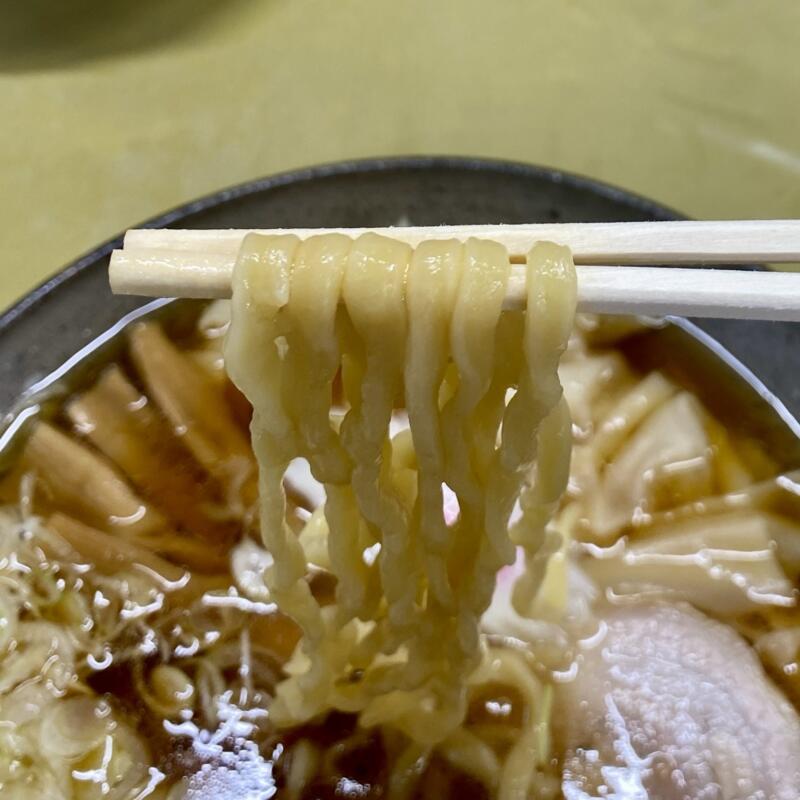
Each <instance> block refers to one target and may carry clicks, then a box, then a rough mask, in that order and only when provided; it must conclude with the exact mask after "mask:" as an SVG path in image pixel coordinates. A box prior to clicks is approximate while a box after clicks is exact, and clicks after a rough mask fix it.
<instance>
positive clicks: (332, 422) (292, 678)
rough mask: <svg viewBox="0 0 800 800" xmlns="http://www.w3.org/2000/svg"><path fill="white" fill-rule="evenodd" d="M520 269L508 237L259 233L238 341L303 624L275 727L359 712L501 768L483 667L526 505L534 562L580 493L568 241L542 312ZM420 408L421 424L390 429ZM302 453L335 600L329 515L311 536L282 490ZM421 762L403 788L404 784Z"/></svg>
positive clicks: (271, 509)
mask: <svg viewBox="0 0 800 800" xmlns="http://www.w3.org/2000/svg"><path fill="white" fill-rule="evenodd" d="M510 275H511V264H510V261H509V257H508V253H507V252H506V250H505V248H503V247H502V246H501V245H499V244H497V243H494V242H490V241H484V240H477V239H470V240H468V241H467V242H465V243H460V242H457V241H437V242H423V243H422V244H421V245H419V246H418V247H417V248H416V249H412V248H410V247H409V246H407V245H405V244H402V243H400V242H396V241H394V240H391V239H387V238H385V237H381V236H377V235H375V234H365V235H362V236H360V237H359V238H358V239H356V240H355V241H353V240H350V239H347V238H345V237H343V236H340V235H334V234H331V235H324V236H317V237H312V238H310V239H308V240H306V241H304V242H302V243H301V242H299V241H298V240H297V239H296V238H295V237H291V236H279V237H272V236H263V235H254V234H251V235H249V236H248V237H247V238H246V240H245V243H244V245H243V247H242V251H241V253H240V255H239V258H238V261H237V265H236V269H235V274H234V291H233V315H232V324H231V327H230V330H229V333H228V339H227V342H226V353H225V355H226V363H227V365H228V369H229V373H230V375H231V377H232V379H233V380H234V382H235V383H237V385H238V386H239V388H240V389H241V390H242V391H243V392H244V394H245V395H246V396H247V397H248V399H249V400H250V402H251V403H252V405H253V410H254V413H253V423H252V432H253V442H254V449H255V451H256V455H257V457H258V461H259V467H260V485H261V514H262V519H261V525H262V536H263V540H264V545H265V547H266V548H267V549H268V550H269V551H270V552H271V554H272V556H273V559H274V564H273V566H272V567H271V568H270V569H269V570H268V571H267V574H266V576H265V577H266V582H267V586H268V589H269V591H270V593H271V597H272V599H273V600H274V601H275V602H276V603H277V604H278V606H279V607H280V608H281V610H282V611H284V612H285V613H287V614H288V615H290V616H292V617H293V618H294V619H295V620H296V621H297V622H298V624H299V625H300V626H301V628H302V630H303V638H302V639H301V642H300V644H299V645H298V648H297V649H296V651H295V655H294V656H293V658H292V659H291V660H290V662H289V663H288V664H287V666H286V668H285V672H286V675H287V677H286V678H285V679H284V681H283V682H282V683H281V684H280V685H279V686H278V689H277V693H276V699H275V700H274V701H273V703H272V706H271V708H270V715H271V719H272V720H273V721H274V722H275V723H276V724H277V725H279V726H291V725H296V724H299V723H302V722H305V721H308V720H310V719H311V718H313V717H315V716H317V715H320V714H323V713H325V712H327V711H330V710H332V709H339V710H344V711H350V712H358V713H359V714H360V720H361V724H362V725H363V726H365V727H369V726H378V725H380V726H384V727H389V728H395V729H397V730H400V731H402V732H403V733H404V734H405V735H406V736H407V737H409V739H410V740H411V743H410V744H409V748H408V750H407V755H408V759H411V757H412V754H414V753H422V754H424V753H426V752H430V748H431V747H434V746H436V745H437V744H441V743H442V742H445V741H450V740H451V737H453V736H456V739H455V740H453V741H458V742H459V743H460V744H459V748H460V749H459V752H460V753H461V754H462V756H463V754H465V753H469V752H473V753H475V754H480V753H483V755H481V756H480V758H479V759H478V762H476V763H480V764H482V765H483V772H484V774H483V777H482V779H486V777H487V775H488V773H490V772H494V773H496V781H495V783H498V785H499V782H500V780H501V774H502V768H501V767H500V766H499V762H497V763H495V762H496V758H495V760H494V761H493V760H492V757H491V756H490V754H489V751H488V750H487V749H486V745H485V744H483V743H481V742H479V741H476V740H474V737H473V738H470V736H469V735H468V734H467V733H466V732H465V731H463V730H460V727H459V726H460V724H461V722H462V721H463V719H464V716H465V713H466V708H467V701H468V692H469V683H468V678H469V676H470V674H472V673H474V672H475V670H476V669H478V668H479V665H480V663H481V644H480V638H479V624H480V617H481V614H482V613H483V611H484V610H485V609H486V607H487V606H488V604H489V601H490V599H491V595H492V591H493V587H494V583H495V574H496V572H497V570H498V569H499V568H500V567H501V566H503V565H504V564H508V563H510V562H511V561H512V560H513V559H514V544H513V543H512V540H511V538H510V536H509V530H508V527H509V517H510V515H511V513H512V509H513V507H514V504H515V502H516V501H517V500H518V499H519V500H520V504H521V510H522V516H521V519H520V520H519V521H518V522H517V524H516V527H515V542H516V543H518V544H519V545H521V546H522V547H523V548H524V549H525V551H526V558H527V559H528V560H529V562H530V563H534V562H535V560H536V558H537V552H538V551H539V550H540V548H541V547H542V545H543V543H544V535H543V530H544V523H545V522H546V519H547V518H548V516H549V514H550V513H551V512H552V510H553V508H554V504H555V503H556V502H557V499H558V497H559V496H560V493H561V491H562V490H563V488H564V485H565V483H566V475H567V470H568V463H569V452H568V450H565V442H568V438H569V430H570V428H569V414H568V410H567V408H566V403H565V402H564V401H563V400H562V399H561V391H560V384H559V383H558V376H557V372H556V368H557V364H558V357H559V355H560V352H561V350H562V349H563V347H564V346H565V343H566V339H567V336H568V332H569V330H570V328H571V324H572V315H573V310H574V303H575V278H574V270H573V268H572V264H571V259H570V258H569V254H568V251H566V250H565V249H564V248H556V247H555V246H554V245H540V246H537V248H536V249H535V250H534V251H533V252H532V254H531V257H530V258H529V260H528V266H527V278H528V303H529V311H528V312H520V311H504V310H503V300H504V296H505V292H506V287H507V284H508V281H509V278H510ZM337 375H340V376H341V391H342V397H341V398H335V397H334V383H335V381H336V379H337ZM339 402H341V409H340V408H339V407H338V405H337V404H338V403H339ZM401 407H404V408H405V409H406V410H407V412H408V420H409V431H401V432H400V433H398V434H396V435H395V436H394V438H392V437H391V435H390V423H391V421H392V417H393V413H394V412H395V410H396V409H398V408H401ZM342 412H343V413H342ZM565 432H566V437H567V438H566V439H565V438H564V435H565ZM537 453H538V458H539V460H540V461H539V464H540V466H539V467H538V468H537V466H536V464H537ZM295 458H304V459H306V460H307V461H308V463H309V465H310V467H311V471H312V474H313V475H314V477H315V478H316V479H317V480H318V481H319V482H320V483H321V484H322V485H323V487H324V489H325V494H326V502H325V506H324V512H323V514H324V519H321V518H320V515H319V510H318V511H317V512H315V514H314V515H312V518H311V520H310V521H309V522H308V523H307V525H308V526H312V525H313V530H314V536H315V537H317V538H318V536H319V535H320V532H322V533H323V535H325V536H326V538H327V559H326V563H327V565H328V566H329V568H330V571H331V572H332V573H333V575H334V576H335V577H336V579H337V583H336V591H335V602H334V604H333V605H332V606H324V607H323V606H321V605H320V603H319V602H318V601H317V600H315V598H314V595H313V593H312V591H311V589H310V586H309V583H308V580H307V571H308V565H307V564H306V555H305V551H304V550H303V544H302V542H303V541H310V540H311V535H310V527H309V536H305V535H304V534H301V535H300V536H299V537H298V536H297V535H296V534H295V533H293V532H292V531H291V529H290V528H289V527H288V525H287V523H286V520H285V498H284V494H283V488H282V483H281V482H282V478H283V473H284V472H285V471H286V468H287V467H288V465H289V463H290V462H291V461H292V460H293V459H295ZM564 462H566V466H565V464H564ZM445 493H448V494H449V495H452V496H453V497H454V498H455V503H456V504H457V515H456V516H455V518H452V515H451V517H450V518H448V517H446V515H445V510H444V506H445V502H444V499H445ZM521 494H522V496H520V495H521ZM315 541H316V539H315ZM540 560H541V561H542V562H543V563H544V562H545V561H546V559H544V558H541V557H540ZM530 591H532V592H534V593H535V586H534V587H532V588H531V589H530ZM509 679H510V680H514V681H515V682H519V676H517V677H514V676H513V675H512V676H511V677H510V678H509ZM531 680H535V679H533V678H531ZM523 689H524V687H523ZM525 691H528V690H525ZM521 694H523V695H524V691H521ZM528 694H530V691H528ZM535 701H536V702H538V700H537V698H532V699H531V700H530V702H531V703H534V702H535ZM530 714H533V711H530ZM458 731H460V732H458ZM457 732H458V733H457ZM526 736H527V734H526ZM529 738H530V737H528V739H529ZM528 739H525V741H528ZM451 749H452V748H451ZM453 752H455V750H453ZM454 758H457V756H454ZM476 758H477V756H476ZM408 759H406V760H408ZM466 760H467V761H469V760H470V759H469V758H466ZM400 762H402V763H405V762H404V761H403V758H401V759H400ZM410 763H412V762H411V761H409V764H410ZM531 769H533V767H532V768H531ZM403 774H404V773H403V772H402V769H401V770H400V772H396V773H395V775H394V777H393V779H392V782H393V785H396V786H405V785H407V780H406V779H405V778H403V777H402V775H403ZM532 774H533V773H532V772H531V775H532ZM398 792H400V789H398ZM509 796H512V795H509Z"/></svg>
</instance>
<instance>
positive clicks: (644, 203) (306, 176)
mask: <svg viewBox="0 0 800 800" xmlns="http://www.w3.org/2000/svg"><path fill="white" fill-rule="evenodd" d="M431 168H451V169H452V168H458V169H462V170H472V171H475V172H481V171H491V172H504V173H506V174H509V175H522V176H529V177H534V178H541V179H544V180H547V181H549V182H553V183H566V184H569V185H570V186H573V187H574V188H576V189H584V190H588V191H590V192H592V193H594V194H596V195H600V196H602V197H606V198H608V199H609V200H614V201H620V202H625V203H628V204H633V205H635V206H637V207H638V208H639V209H641V210H642V211H644V212H646V213H647V214H649V215H650V216H652V217H653V218H654V219H658V220H670V219H685V217H684V215H682V214H680V213H678V212H677V211H674V210H673V209H671V208H669V207H667V206H665V205H662V204H660V203H657V202H655V201H653V200H650V199H648V198H646V197H644V196H642V195H640V194H637V193H635V192H631V191H629V190H627V189H623V188H621V187H617V186H614V185H611V184H608V183H605V182H603V181H599V180H595V179H594V178H588V177H586V176H584V175H580V174H577V173H572V172H566V171H564V170H560V169H555V168H553V167H542V166H538V165H535V164H526V163H524V162H521V161H513V160H506V159H499V158H498V159H495V158H483V157H480V156H442V155H439V156H389V157H375V158H364V159H352V160H347V161H336V162H330V163H326V164H320V165H317V166H312V167H305V168H302V169H295V170H288V171H285V172H279V173H276V174H274V175H268V176H264V177H261V178H256V179H255V180H251V181H245V182H244V183H238V184H234V185H233V186H230V187H228V188H226V189H220V190H218V191H215V192H211V193H210V194H207V195H204V196H203V197H200V198H198V199H197V200H192V201H191V202H189V203H184V204H183V205H179V206H176V207H175V208H173V209H171V210H169V211H166V212H164V213H162V214H159V215H157V216H155V217H151V218H150V219H148V220H146V221H144V222H142V223H140V224H138V225H136V226H133V227H137V228H164V227H167V226H169V225H172V224H173V223H175V222H177V221H179V220H181V219H183V218H184V217H186V216H188V215H189V214H193V213H196V212H198V211H204V210H206V209H208V208H212V207H214V206H216V205H219V204H220V203H224V202H227V201H229V200H234V199H237V198H240V197H245V196H247V195H249V194H255V193H257V192H261V191H264V190H266V189H274V188H276V187H279V186H284V185H287V184H298V183H303V182H306V181H313V180H317V179H319V178H326V177H331V176H337V175H343V174H358V173H364V172H388V171H390V170H397V169H407V170H427V169H431ZM123 236H124V232H122V233H119V234H117V235H116V236H113V237H112V238H110V239H107V240H106V241H105V242H103V243H102V244H100V245H98V246H97V247H95V248H93V249H92V250H90V251H89V252H87V253H85V254H84V255H82V256H80V257H78V258H77V259H75V260H74V261H71V262H68V263H67V264H66V266H64V267H62V268H61V269H60V270H58V271H57V272H55V273H54V274H53V275H51V276H50V277H48V278H45V279H44V280H43V281H42V282H41V283H40V284H39V285H38V286H36V287H35V288H33V289H31V290H30V291H29V292H28V293H27V294H25V295H23V296H22V297H21V298H20V299H19V300H17V301H15V302H13V303H12V305H11V306H9V307H8V308H7V309H6V310H5V311H3V312H2V313H0V336H2V335H3V333H4V332H5V331H6V330H7V329H8V328H9V327H11V326H12V325H13V324H14V321H15V320H16V319H17V318H18V317H20V316H21V315H22V314H24V313H27V312H29V311H30V310H31V309H33V308H34V307H35V306H37V305H38V304H39V303H40V302H41V301H42V300H43V299H44V298H45V297H47V296H48V295H49V294H51V293H52V292H54V291H56V290H57V289H58V288H59V287H61V286H62V285H64V284H67V283H69V282H70V281H71V280H72V279H74V278H75V277H76V276H77V275H79V274H80V273H81V272H83V271H84V270H85V269H88V268H89V267H90V265H91V264H93V263H94V262H96V261H97V260H98V259H100V258H103V257H104V256H107V255H109V254H110V253H111V251H112V250H115V249H118V248H119V247H121V246H122V239H123Z"/></svg>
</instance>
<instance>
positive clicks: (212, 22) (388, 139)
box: [0, 0, 800, 308]
mask: <svg viewBox="0 0 800 800" xmlns="http://www.w3.org/2000/svg"><path fill="white" fill-rule="evenodd" d="M2 16H3V21H2V23H0V114H1V115H2V116H1V120H2V122H0V225H1V226H2V228H1V230H2V236H0V308H2V307H4V306H5V305H7V304H8V303H10V302H12V301H13V300H14V299H15V298H17V297H18V296H19V295H20V294H22V293H23V292H25V291H26V290H28V289H29V288H31V287H32V286H33V285H34V284H35V283H38V282H39V281H40V280H42V279H43V278H44V277H46V276H47V275H49V274H50V273H52V272H54V271H55V270H57V269H58V268H59V267H60V266H62V265H63V264H64V263H65V262H67V261H69V260H70V259H72V258H74V257H75V256H77V255H79V254H81V253H82V252H84V251H86V250H87V249H89V248H90V247H92V246H93V245H94V244H96V243H97V242H99V241H100V240H102V239H104V238H107V237H109V236H110V235H112V234H114V233H116V232H118V231H119V230H121V229H123V228H125V227H127V226H129V225H133V224H135V223H136V222H138V221H141V220H143V219H145V218H147V217H150V216H152V215H154V214H157V213H158V212H161V211H164V210H166V209H168V208H170V207H172V206H175V205H177V204H180V203H183V202H185V201H187V200H190V199H192V198H194V197H196V196H198V195H202V194H205V193H208V192H211V191H213V190H215V189H218V188H221V187H224V186H228V185H230V184H233V183H237V182H239V181H244V180H247V179H250V178H254V177H257V176H261V175H265V174H268V173H271V172H276V171H280V170H285V169H290V168H293V167H299V166H304V165H309V164H314V163H319V162H325V161H332V160H337V159H342V158H354V157H361V156H374V155H392V154H411V153H448V154H468V155H486V156H494V157H502V158H511V159H520V160H524V161H531V162H537V163H540V164H545V165H549V166H554V167H561V168H564V169H567V170H572V171H575V172H580V173H584V174H587V175H591V176H593V177H596V178H601V179H603V180H607V181H610V182H612V183H615V184H618V185H620V186H624V187H626V188H630V189H633V190H635V191H637V192H640V193H643V194H647V195H650V196H651V197H653V198H655V199H657V200H660V201H662V202H664V203H666V204H668V205H671V206H673V207H675V208H678V209H680V210H681V211H684V212H686V213H688V214H691V215H693V216H698V217H706V218H722V217H775V216H800V93H799V92H798V85H800V58H798V56H797V41H798V34H799V33H800V3H798V2H797V0H759V2H755V0H751V1H748V0H670V2H666V3H665V2H662V1H660V0H138V1H137V2H133V0H129V1H127V0H126V1H123V0H120V1H119V2H113V0H103V2H100V1H99V0H71V1H70V2H61V0H25V2H20V3H15V4H11V6H10V7H8V6H6V7H5V8H4V9H3V12H2Z"/></svg>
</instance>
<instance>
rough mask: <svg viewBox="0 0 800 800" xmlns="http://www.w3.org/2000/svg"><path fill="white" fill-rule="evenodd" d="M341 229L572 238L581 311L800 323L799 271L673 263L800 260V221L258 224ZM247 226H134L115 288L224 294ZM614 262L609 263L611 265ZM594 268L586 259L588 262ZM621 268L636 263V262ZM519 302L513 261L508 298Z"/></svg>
mask: <svg viewBox="0 0 800 800" xmlns="http://www.w3.org/2000/svg"><path fill="white" fill-rule="evenodd" d="M334 230H335V231H336V232H339V233H345V234H347V235H350V236H352V237H356V236H358V235H359V234H361V233H364V232H366V231H367V230H372V231H374V232H377V233H381V234H384V235H386V236H391V237H393V238H395V239H400V240H402V241H405V242H408V243H409V244H411V245H416V244H418V243H419V242H421V241H423V240H425V239H451V238H455V239H460V240H464V239H467V238H469V237H471V236H476V237H478V238H486V239H493V240H495V241H498V242H501V243H502V244H504V245H505V246H506V248H507V249H508V251H509V253H510V255H511V259H512V261H513V262H515V263H519V262H522V261H524V259H525V256H526V254H527V252H528V251H529V250H530V248H531V247H532V246H533V244H534V243H535V242H536V241H542V240H547V241H554V242H558V243H560V244H566V245H568V246H569V247H570V248H571V250H572V252H573V256H574V258H575V263H576V264H578V265H580V266H578V307H579V309H580V310H582V311H594V312H601V313H602V312H606V313H620V314H622V313H629V314H640V315H652V316H662V315H667V314H674V315H680V316H701V317H727V318H741V319H774V320H800V274H795V273H775V272H772V273H767V272H753V271H744V270H723V269H715V270H698V269H687V268H680V267H670V266H645V265H654V264H658V265H669V264H736V263H745V264H746V263H753V262H756V261H771V262H791V261H800V220H763V221H762V220H757V221H752V220H751V221H724V222H616V223H565V224H552V225H479V226H472V225H460V226H441V227H428V228H415V227H398V228H371V229H364V228H358V229H355V228H348V229H324V230H320V229H293V230H291V231H287V230H260V231H255V232H258V233H294V234H296V235H298V236H299V237H300V238H306V237H308V236H312V235H314V234H319V233H330V232H334ZM250 232H253V231H250V230H219V231H212V230H197V231H195V230H171V229H161V230H151V229H142V230H131V231H129V232H128V233H127V235H126V237H125V243H124V249H122V250H116V251H114V253H113V254H112V258H111V265H110V268H109V276H110V280H111V287H112V289H113V291H114V292H116V293H118V294H140V295H146V296H157V297H161V296H168V297H208V298H212V297H227V296H230V291H231V275H232V271H233V265H234V262H235V259H236V253H237V252H238V249H239V246H240V245H241V242H242V240H243V238H244V236H245V235H246V234H247V233H250ZM609 264H613V265H614V266H608V265H609ZM588 265H592V266H588ZM622 265H642V266H637V267H636V268H634V269H631V268H629V267H628V266H622ZM524 300H525V276H524V273H523V272H522V270H521V268H518V267H515V269H514V272H513V275H512V279H511V281H510V282H509V286H508V290H507V294H506V305H507V306H508V307H519V306H521V305H522V304H524Z"/></svg>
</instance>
